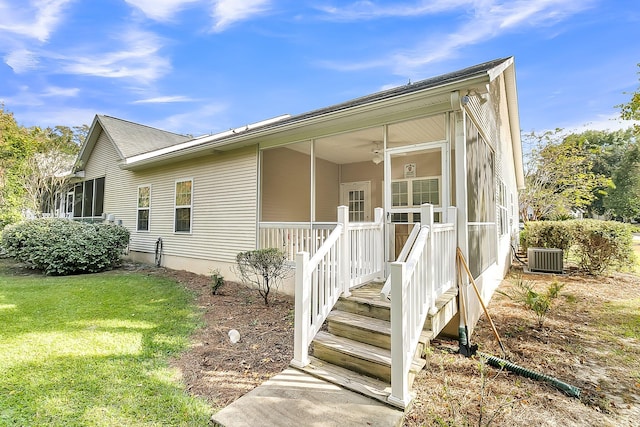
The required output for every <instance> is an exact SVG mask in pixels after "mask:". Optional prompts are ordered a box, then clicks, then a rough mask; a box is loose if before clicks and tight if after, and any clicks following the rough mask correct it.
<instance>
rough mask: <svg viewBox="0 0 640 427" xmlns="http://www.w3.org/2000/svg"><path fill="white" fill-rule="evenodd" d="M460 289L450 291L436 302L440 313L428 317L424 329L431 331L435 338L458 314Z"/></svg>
mask: <svg viewBox="0 0 640 427" xmlns="http://www.w3.org/2000/svg"><path fill="white" fill-rule="evenodd" d="M457 296H458V289H457V288H453V289H449V290H448V291H447V292H445V293H444V294H442V295H441V296H440V297H439V298H438V299H437V300H436V308H437V309H438V312H437V313H436V314H434V315H429V316H427V320H426V322H425V325H424V328H425V329H427V330H430V331H431V332H432V333H433V335H434V337H435V336H438V334H439V333H440V332H441V331H442V330H443V329H444V327H445V326H447V324H448V323H449V322H450V321H451V319H453V317H454V316H455V315H456V313H458V299H457V298H456V297H457Z"/></svg>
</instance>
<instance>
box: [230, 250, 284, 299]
mask: <svg viewBox="0 0 640 427" xmlns="http://www.w3.org/2000/svg"><path fill="white" fill-rule="evenodd" d="M236 264H237V265H236V270H237V272H238V275H239V276H240V278H241V279H242V281H243V282H244V283H250V284H252V285H253V286H255V287H256V288H257V289H258V293H259V294H260V296H261V297H262V299H264V303H265V305H269V293H270V292H271V289H277V288H278V285H279V284H280V282H281V281H282V280H284V279H286V278H287V277H289V275H290V274H291V269H290V268H289V266H288V265H287V258H286V257H285V255H284V252H282V251H281V250H279V249H276V248H268V249H258V250H255V251H247V252H240V253H239V254H238V255H237V256H236Z"/></svg>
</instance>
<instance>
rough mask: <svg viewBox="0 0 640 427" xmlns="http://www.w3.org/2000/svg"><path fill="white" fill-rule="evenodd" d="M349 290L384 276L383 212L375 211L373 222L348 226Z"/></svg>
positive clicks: (380, 210)
mask: <svg viewBox="0 0 640 427" xmlns="http://www.w3.org/2000/svg"><path fill="white" fill-rule="evenodd" d="M348 230H349V249H350V255H349V268H350V288H353V287H354V286H358V285H361V284H363V283H366V282H369V281H371V280H373V279H376V278H381V277H383V275H384V256H383V252H382V251H383V250H384V249H383V248H384V210H383V209H382V208H376V209H375V219H374V222H356V223H350V224H349V228H348Z"/></svg>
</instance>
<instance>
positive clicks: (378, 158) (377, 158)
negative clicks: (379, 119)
mask: <svg viewBox="0 0 640 427" xmlns="http://www.w3.org/2000/svg"><path fill="white" fill-rule="evenodd" d="M374 144H376V148H374V149H373V150H371V153H372V154H373V158H372V159H371V161H372V162H373V163H374V164H376V165H379V164H380V163H381V162H382V161H383V160H384V157H382V150H380V145H379V144H378V143H377V142H375V143H374Z"/></svg>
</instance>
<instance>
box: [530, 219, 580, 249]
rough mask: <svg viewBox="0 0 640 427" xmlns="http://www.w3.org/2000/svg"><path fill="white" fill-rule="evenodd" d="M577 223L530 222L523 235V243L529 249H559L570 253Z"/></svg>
mask: <svg viewBox="0 0 640 427" xmlns="http://www.w3.org/2000/svg"><path fill="white" fill-rule="evenodd" d="M574 222H575V221H535V222H531V221H530V222H528V223H527V224H526V226H525V229H524V231H523V232H522V233H521V243H522V246H523V247H524V249H525V250H526V249H527V248H530V247H531V248H558V249H562V250H563V251H565V252H566V251H568V249H569V248H570V247H571V245H572V244H573V242H574V237H573V223H574Z"/></svg>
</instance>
